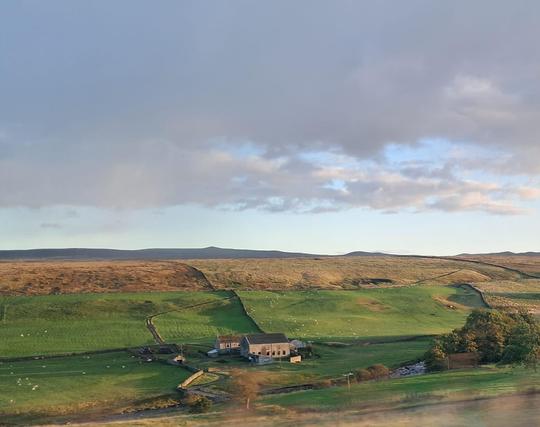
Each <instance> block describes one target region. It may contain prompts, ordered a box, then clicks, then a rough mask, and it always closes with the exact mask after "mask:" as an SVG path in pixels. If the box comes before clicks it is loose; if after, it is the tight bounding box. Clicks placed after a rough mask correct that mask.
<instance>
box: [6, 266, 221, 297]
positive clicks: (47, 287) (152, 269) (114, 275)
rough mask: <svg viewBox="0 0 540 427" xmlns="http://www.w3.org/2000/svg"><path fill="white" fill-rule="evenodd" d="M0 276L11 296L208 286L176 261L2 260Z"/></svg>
mask: <svg viewBox="0 0 540 427" xmlns="http://www.w3.org/2000/svg"><path fill="white" fill-rule="evenodd" d="M0 278H1V281H0V294H7V293H9V294H12V295H44V294H45V295H46V294H54V293H56V294H74V293H90V292H152V291H181V290H209V289H211V286H210V285H209V283H208V282H207V281H206V279H205V278H204V275H202V274H201V273H200V272H199V271H197V270H196V269H194V268H193V267H191V266H189V265H187V264H185V263H182V262H178V261H20V262H19V261H12V262H5V261H4V262H0Z"/></svg>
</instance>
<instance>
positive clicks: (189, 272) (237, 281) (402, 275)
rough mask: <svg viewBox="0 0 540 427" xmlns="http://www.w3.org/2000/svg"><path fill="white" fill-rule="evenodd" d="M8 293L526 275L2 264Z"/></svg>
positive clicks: (454, 264)
mask: <svg viewBox="0 0 540 427" xmlns="http://www.w3.org/2000/svg"><path fill="white" fill-rule="evenodd" d="M0 278H1V280H0V294H10V295H48V294H69V293H97V292H156V291H179V290H182V291H185V290H190V291H191V290H210V289H213V288H218V289H261V290H262V289H272V290H273V289H283V290H285V289H296V290H301V289H313V288H317V289H358V288H363V287H373V286H378V287H380V286H401V285H410V284H413V283H417V282H422V283H432V284H443V285H444V284H453V283H482V282H486V281H489V280H518V279H519V278H520V275H519V274H516V273H513V272H509V271H506V270H504V269H501V268H497V267H490V266H485V265H481V264H474V263H470V262H469V263H468V262H464V261H460V260H446V259H435V258H415V257H392V256H372V257H367V256H366V257H327V258H291V259H236V260H230V259H229V260H188V261H182V262H180V261H36V262H33V261H21V262H17V261H13V262H0Z"/></svg>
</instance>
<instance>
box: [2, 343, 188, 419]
mask: <svg viewBox="0 0 540 427" xmlns="http://www.w3.org/2000/svg"><path fill="white" fill-rule="evenodd" d="M189 375H190V373H189V372H188V371H186V370H184V369H182V368H179V367H175V366H172V365H168V364H164V363H163V364H162V363H159V362H153V363H146V362H141V361H140V360H139V359H138V358H135V357H132V356H131V355H129V354H128V353H126V352H116V353H107V354H100V355H89V356H82V355H79V356H71V357H61V358H54V359H45V360H34V361H24V362H4V363H1V364H0V384H1V386H2V387H1V388H2V391H1V393H0V416H2V415H4V416H6V417H7V416H8V415H9V416H15V415H21V416H23V417H28V418H29V419H30V418H32V417H34V416H36V417H38V416H39V417H42V416H46V415H61V414H63V413H76V412H80V411H92V409H94V408H98V409H99V410H103V409H104V408H111V409H119V408H122V407H123V406H129V405H130V404H132V403H133V402H134V401H137V400H144V399H150V398H152V397H156V396H161V395H164V394H171V393H175V387H176V386H177V385H178V384H179V383H180V382H182V381H183V380H184V379H186V378H187V377H188V376H189ZM22 419H24V418H22ZM22 419H20V420H19V421H22Z"/></svg>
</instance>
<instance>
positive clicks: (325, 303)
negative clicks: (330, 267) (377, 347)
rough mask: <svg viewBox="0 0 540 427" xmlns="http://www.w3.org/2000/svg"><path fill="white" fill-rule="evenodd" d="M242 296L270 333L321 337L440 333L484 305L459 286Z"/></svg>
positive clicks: (263, 293)
mask: <svg viewBox="0 0 540 427" xmlns="http://www.w3.org/2000/svg"><path fill="white" fill-rule="evenodd" d="M239 295H240V296H241V298H242V300H243V301H244V304H245V306H246V308H247V310H248V312H249V314H250V315H251V316H252V317H253V318H254V319H255V320H256V321H257V323H258V324H259V325H260V326H261V327H262V328H263V329H264V330H265V331H267V332H285V333H286V334H288V335H289V336H290V337H301V338H307V339H317V340H320V339H328V340H332V339H340V340H351V339H370V338H380V337H390V336H394V337H397V336H412V335H430V334H440V333H443V332H448V331H449V330H451V329H453V328H456V327H459V326H461V325H462V324H463V323H464V321H465V318H466V316H467V314H468V313H469V311H470V310H471V309H472V308H474V307H481V306H483V303H482V301H481V299H480V297H479V295H478V294H477V293H476V292H474V291H473V290H471V289H470V288H468V287H456V286H412V287H399V288H384V289H363V290H358V291H326V290H321V291H288V292H283V291H275V292H272V291H242V292H239Z"/></svg>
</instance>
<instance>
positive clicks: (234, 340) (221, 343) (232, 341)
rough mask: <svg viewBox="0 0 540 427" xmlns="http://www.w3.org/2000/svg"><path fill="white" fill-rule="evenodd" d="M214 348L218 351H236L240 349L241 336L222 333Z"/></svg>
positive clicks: (221, 352)
mask: <svg viewBox="0 0 540 427" xmlns="http://www.w3.org/2000/svg"><path fill="white" fill-rule="evenodd" d="M214 349H216V350H217V351H218V353H220V354H223V353H236V352H238V351H240V337H239V336H237V335H221V336H219V337H217V338H216V341H215V343H214Z"/></svg>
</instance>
